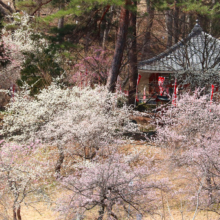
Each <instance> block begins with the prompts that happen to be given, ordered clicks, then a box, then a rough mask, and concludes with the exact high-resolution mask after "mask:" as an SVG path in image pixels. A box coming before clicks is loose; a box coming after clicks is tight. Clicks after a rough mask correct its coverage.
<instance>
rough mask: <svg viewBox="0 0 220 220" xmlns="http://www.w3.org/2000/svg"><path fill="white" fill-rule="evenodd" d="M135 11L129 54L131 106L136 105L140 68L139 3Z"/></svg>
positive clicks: (132, 15)
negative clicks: (138, 46)
mask: <svg viewBox="0 0 220 220" xmlns="http://www.w3.org/2000/svg"><path fill="white" fill-rule="evenodd" d="M132 8H133V11H132V12H131V19H130V24H131V29H132V35H131V49H130V54H129V64H130V73H129V104H134V103H135V94H136V86H137V78H138V68H137V33H136V31H137V30H136V21H137V2H136V1H134V3H133V7H132Z"/></svg>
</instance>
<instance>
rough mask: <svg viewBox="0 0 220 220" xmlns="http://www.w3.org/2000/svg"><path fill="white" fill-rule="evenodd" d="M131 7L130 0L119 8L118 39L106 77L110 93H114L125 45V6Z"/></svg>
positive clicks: (126, 26)
mask: <svg viewBox="0 0 220 220" xmlns="http://www.w3.org/2000/svg"><path fill="white" fill-rule="evenodd" d="M128 5H131V2H130V0H125V7H121V15H120V23H119V30H118V37H117V41H116V46H115V53H114V57H113V61H112V65H111V70H110V72H109V77H108V82H107V86H108V90H109V91H110V92H114V91H115V87H116V82H117V78H118V75H119V71H120V67H121V62H122V57H123V52H124V48H125V44H126V36H127V31H128V23H129V11H128V9H126V6H128Z"/></svg>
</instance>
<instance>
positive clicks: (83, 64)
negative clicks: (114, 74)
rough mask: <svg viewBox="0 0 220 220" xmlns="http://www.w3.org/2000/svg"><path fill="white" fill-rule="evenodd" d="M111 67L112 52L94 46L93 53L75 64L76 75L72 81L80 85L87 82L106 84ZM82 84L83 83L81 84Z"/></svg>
mask: <svg viewBox="0 0 220 220" xmlns="http://www.w3.org/2000/svg"><path fill="white" fill-rule="evenodd" d="M110 67H111V52H110V51H108V50H103V49H102V48H98V49H97V48H93V53H92V54H91V55H90V56H87V57H85V58H83V59H82V60H80V61H79V62H78V63H77V64H76V65H74V67H73V70H74V75H73V76H72V77H71V79H70V82H71V83H74V84H77V85H78V86H85V85H86V84H91V85H94V84H99V85H105V84H106V82H107V78H108V72H109V69H110ZM81 84H82V85H81Z"/></svg>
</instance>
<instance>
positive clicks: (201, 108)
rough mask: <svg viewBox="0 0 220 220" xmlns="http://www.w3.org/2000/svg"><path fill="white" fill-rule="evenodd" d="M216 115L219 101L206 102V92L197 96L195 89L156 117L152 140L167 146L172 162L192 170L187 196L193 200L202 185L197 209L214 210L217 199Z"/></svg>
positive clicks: (218, 139) (218, 125)
mask: <svg viewBox="0 0 220 220" xmlns="http://www.w3.org/2000/svg"><path fill="white" fill-rule="evenodd" d="M219 118H220V104H219V103H210V97H209V96H200V92H198V91H197V93H195V94H194V95H190V94H184V95H182V96H181V97H180V99H179V100H178V102H177V104H176V107H170V108H169V109H167V110H164V112H163V113H161V118H160V119H159V118H158V121H157V125H158V126H157V139H156V144H157V145H158V146H160V147H164V148H166V149H167V151H168V152H169V154H170V159H171V161H172V166H174V167H176V168H182V169H183V167H185V170H186V172H188V173H191V174H192V175H191V177H192V178H191V180H190V182H189V187H188V188H187V191H188V192H189V193H190V194H189V195H191V196H189V197H188V198H187V199H188V200H189V199H191V200H192V201H195V203H197V202H196V201H197V200H198V196H197V191H198V189H199V188H200V187H201V186H202V188H201V190H200V191H201V192H200V193H199V208H200V209H203V208H204V209H208V210H215V207H216V204H219V202H220V201H219V193H220V172H219V171H220V163H219V152H220V144H219V143H220V134H219V129H220V121H219ZM161 125H162V126H161ZM203 179H205V182H204V181H202V180H203ZM203 182H204V183H203ZM185 192H186V191H185ZM192 193H193V194H192ZM192 195H193V196H192ZM215 211H216V210H215Z"/></svg>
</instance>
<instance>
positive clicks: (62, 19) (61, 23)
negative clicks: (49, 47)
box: [57, 16, 64, 29]
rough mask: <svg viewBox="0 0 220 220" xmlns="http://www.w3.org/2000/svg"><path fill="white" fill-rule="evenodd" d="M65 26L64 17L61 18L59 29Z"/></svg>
mask: <svg viewBox="0 0 220 220" xmlns="http://www.w3.org/2000/svg"><path fill="white" fill-rule="evenodd" d="M63 26H64V16H63V17H61V18H59V20H58V25H57V28H58V29H61V28H63Z"/></svg>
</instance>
